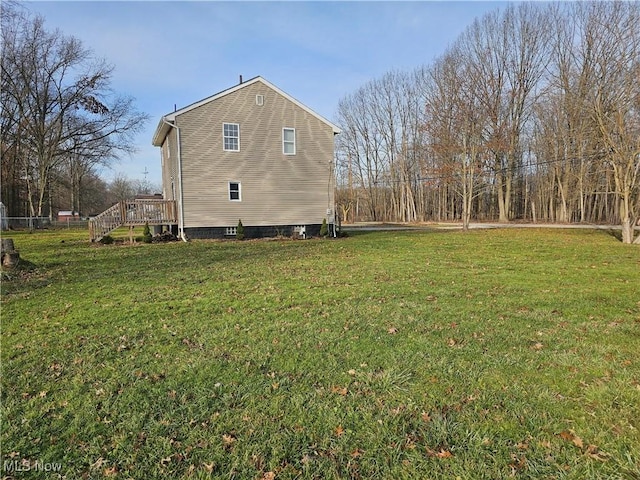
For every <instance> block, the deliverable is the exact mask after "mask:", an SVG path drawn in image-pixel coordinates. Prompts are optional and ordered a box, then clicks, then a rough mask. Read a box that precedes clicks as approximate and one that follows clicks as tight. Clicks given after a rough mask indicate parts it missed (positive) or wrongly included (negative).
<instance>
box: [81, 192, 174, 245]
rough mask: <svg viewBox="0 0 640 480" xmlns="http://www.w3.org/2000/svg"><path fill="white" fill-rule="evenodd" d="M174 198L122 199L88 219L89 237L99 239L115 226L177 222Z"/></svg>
mask: <svg viewBox="0 0 640 480" xmlns="http://www.w3.org/2000/svg"><path fill="white" fill-rule="evenodd" d="M177 211H178V210H177V207H176V202H175V201H174V200H123V201H121V202H118V203H116V204H115V205H113V206H112V207H110V208H108V209H107V210H105V211H104V212H102V213H101V214H100V215H97V216H95V217H93V218H91V219H89V238H90V239H91V241H92V242H97V241H99V240H101V239H102V238H103V237H104V236H106V235H108V234H109V233H111V232H112V231H114V230H115V229H116V228H120V227H135V226H138V225H145V224H149V225H174V224H176V223H178V215H177Z"/></svg>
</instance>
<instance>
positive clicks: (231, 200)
mask: <svg viewBox="0 0 640 480" xmlns="http://www.w3.org/2000/svg"><path fill="white" fill-rule="evenodd" d="M232 183H237V184H238V198H237V199H233V198H231V184H232ZM227 185H228V187H227V189H228V193H227V195H228V198H229V201H230V202H241V201H242V184H241V183H240V182H234V181H229V183H228V184H227Z"/></svg>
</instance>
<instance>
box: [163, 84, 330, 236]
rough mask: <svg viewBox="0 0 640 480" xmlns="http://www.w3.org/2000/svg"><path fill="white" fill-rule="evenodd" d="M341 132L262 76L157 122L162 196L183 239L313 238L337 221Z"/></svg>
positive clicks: (177, 111)
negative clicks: (239, 234)
mask: <svg viewBox="0 0 640 480" xmlns="http://www.w3.org/2000/svg"><path fill="white" fill-rule="evenodd" d="M338 133H340V130H339V128H338V127H337V126H336V125H334V124H333V123H331V122H330V121H328V120H327V119H325V118H323V117H322V116H320V115H319V114H317V113H316V112H314V111H313V110H311V109H310V108H308V107H306V106H305V105H303V104H302V103H300V102H299V101H297V100H296V99H294V98H293V97H291V96H290V95H288V94H287V93H285V92H283V91H282V90H280V89H279V88H278V87H276V86H275V85H273V84H272V83H270V82H268V81H267V80H265V79H264V78H262V77H255V78H252V79H251V80H247V81H245V82H243V81H242V77H240V83H239V84H237V85H235V86H233V87H231V88H228V89H227V90H224V91H222V92H220V93H217V94H215V95H213V96H211V97H208V98H205V99H203V100H200V101H198V102H196V103H193V104H191V105H189V106H187V107H184V108H181V109H179V110H176V111H174V112H173V113H169V114H167V115H165V116H163V117H162V118H161V119H160V122H159V123H158V127H157V129H156V131H155V134H154V136H153V145H155V146H156V147H160V148H161V159H162V188H163V198H164V200H174V201H175V202H176V204H177V213H178V215H177V216H178V234H179V235H180V236H182V237H183V238H185V237H186V238H224V237H231V236H235V234H236V227H237V225H238V222H239V221H240V220H241V221H242V224H243V226H244V233H245V236H246V237H265V236H276V235H279V234H280V235H292V234H293V233H296V232H297V233H301V234H303V235H304V234H306V236H314V235H317V234H318V233H319V230H320V226H321V224H322V222H323V219H326V220H327V222H328V223H329V224H332V223H333V220H334V171H333V162H334V136H335V135H336V134H338Z"/></svg>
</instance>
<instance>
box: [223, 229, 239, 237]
mask: <svg viewBox="0 0 640 480" xmlns="http://www.w3.org/2000/svg"><path fill="white" fill-rule="evenodd" d="M224 234H225V235H226V236H236V235H237V234H238V227H227V228H226V229H225V231H224Z"/></svg>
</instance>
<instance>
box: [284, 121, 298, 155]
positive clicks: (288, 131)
mask: <svg viewBox="0 0 640 480" xmlns="http://www.w3.org/2000/svg"><path fill="white" fill-rule="evenodd" d="M282 153H284V154H285V155H295V154H296V129H295V128H288V127H285V128H283V129H282Z"/></svg>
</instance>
